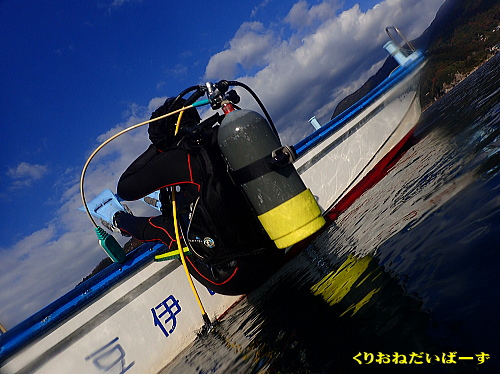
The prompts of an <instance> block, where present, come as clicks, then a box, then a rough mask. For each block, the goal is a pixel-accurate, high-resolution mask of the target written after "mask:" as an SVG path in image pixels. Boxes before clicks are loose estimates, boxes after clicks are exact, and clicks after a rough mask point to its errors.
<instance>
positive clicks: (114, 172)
mask: <svg viewBox="0 0 500 374" xmlns="http://www.w3.org/2000/svg"><path fill="white" fill-rule="evenodd" d="M164 101H165V98H154V99H152V100H151V101H150V102H149V104H148V105H147V106H139V105H131V106H130V108H129V111H128V113H127V115H128V119H127V120H126V121H125V122H124V123H122V124H119V125H117V126H115V127H114V128H113V129H111V130H109V131H108V132H106V133H105V134H103V135H101V136H99V138H98V139H97V143H98V144H99V143H101V142H102V141H104V140H106V139H107V138H108V137H109V136H111V134H115V133H117V132H118V131H119V130H122V129H124V128H126V127H128V126H131V125H134V124H136V123H139V122H142V121H144V120H146V119H148V118H149V116H150V114H151V112H153V111H154V110H155V109H156V108H157V107H158V106H160V105H161V104H163V102H164ZM146 131H147V130H146V127H142V128H139V129H136V130H132V131H131V132H129V133H126V134H125V135H123V136H121V137H119V138H117V139H116V140H114V141H112V142H111V143H109V145H107V146H105V147H104V148H103V149H102V152H99V153H98V155H97V156H96V158H95V159H94V160H93V161H92V163H91V165H90V167H89V169H88V173H87V175H86V182H85V194H86V197H87V200H90V199H92V198H93V197H94V196H95V195H97V194H98V193H99V192H100V191H102V190H103V189H105V188H109V189H111V190H113V191H114V190H115V189H116V181H117V180H118V178H119V176H120V175H121V173H122V172H123V171H124V170H125V168H126V167H127V166H128V165H129V164H130V163H131V162H132V161H133V160H134V159H135V158H136V157H137V156H138V155H139V154H140V153H141V152H142V151H143V150H145V149H146V147H147V146H148V137H147V133H146ZM33 166H36V165H29V164H26V165H23V166H21V165H20V167H17V168H15V169H12V172H10V173H9V174H11V175H12V177H16V176H17V177H20V178H21V177H22V178H24V177H25V176H28V177H29V178H32V179H36V178H41V177H42V176H43V174H44V169H43V168H37V167H33ZM79 172H80V170H68V172H67V173H66V174H64V175H61V176H60V177H59V180H58V181H57V182H56V183H57V185H58V188H61V187H63V188H64V192H63V194H62V196H61V198H60V201H59V208H58V209H57V210H56V211H55V212H54V218H53V219H52V220H51V221H50V222H48V223H47V224H46V225H45V227H43V228H42V229H40V230H38V231H36V232H34V233H32V234H31V235H29V236H27V237H25V238H23V239H22V240H20V241H19V242H17V243H16V244H15V245H14V246H12V247H9V248H0V289H1V290H2V292H1V293H0V316H2V324H3V325H4V326H5V327H7V328H11V327H13V326H14V325H15V324H16V323H19V322H21V321H22V320H23V319H24V318H27V317H29V316H30V315H31V314H33V313H35V312H36V311H38V310H39V309H40V308H42V307H44V306H45V305H47V304H49V303H50V302H52V301H54V300H55V299H56V298H58V297H59V296H62V295H63V294H64V293H66V292H68V291H69V290H71V289H72V288H73V287H74V286H76V284H77V283H78V282H79V281H81V280H82V279H83V277H85V276H87V275H88V274H89V273H90V272H91V271H92V269H93V268H94V267H95V266H96V265H97V264H98V263H99V262H100V260H101V259H103V258H104V257H106V255H105V253H104V251H103V250H102V249H101V247H100V246H99V244H98V242H97V237H96V235H95V233H94V231H93V226H92V224H91V223H90V221H89V220H88V218H87V216H86V214H85V213H83V212H81V211H79V210H78V207H80V206H81V205H82V201H81V198H80V190H79V176H80V175H79ZM128 205H129V207H131V208H132V210H133V211H134V213H135V214H137V215H148V216H151V215H154V214H156V211H154V210H153V209H152V208H150V207H148V206H146V205H145V204H143V203H140V202H132V203H130V204H128ZM115 237H116V238H117V239H118V240H119V241H120V243H121V244H124V243H125V242H126V241H127V240H128V238H120V237H119V236H118V235H115ZM20 295H22V297H20Z"/></svg>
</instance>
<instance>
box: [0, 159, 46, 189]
mask: <svg viewBox="0 0 500 374" xmlns="http://www.w3.org/2000/svg"><path fill="white" fill-rule="evenodd" d="M47 172H48V167H47V165H38V164H30V163H28V162H21V163H20V164H19V165H17V166H16V167H14V168H10V169H9V170H8V171H7V175H8V176H9V177H10V178H12V179H14V181H13V184H12V187H11V188H13V189H19V188H22V187H29V186H31V184H32V183H33V181H35V180H38V179H42V178H43V177H44V176H45V175H46V174H47Z"/></svg>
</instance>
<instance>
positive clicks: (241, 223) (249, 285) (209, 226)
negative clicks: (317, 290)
mask: <svg viewBox="0 0 500 374" xmlns="http://www.w3.org/2000/svg"><path fill="white" fill-rule="evenodd" d="M185 102H186V101H185V100H184V99H182V98H169V99H167V100H166V101H165V103H164V104H163V105H162V106H161V107H159V108H158V109H157V110H156V111H154V112H153V114H152V116H151V118H150V119H151V120H154V118H157V117H159V116H162V115H164V114H167V113H170V112H172V111H174V110H177V109H180V108H182V107H183V105H184V104H185ZM223 117H224V116H222V115H219V114H218V113H217V114H215V115H214V116H212V117H210V118H208V119H206V120H205V121H201V118H200V116H199V114H198V111H197V110H196V109H195V108H190V109H187V110H185V111H184V112H182V117H181V121H180V129H179V131H178V133H177V134H176V135H175V126H176V122H177V119H178V117H177V115H173V116H169V117H166V118H162V119H160V120H156V121H151V122H150V123H149V128H148V134H149V139H150V141H151V145H150V146H149V147H148V148H147V149H146V151H145V152H144V153H142V154H141V155H140V156H139V157H138V158H137V159H136V160H135V161H134V162H132V164H131V165H130V166H129V167H128V168H127V169H126V170H125V172H124V173H123V174H122V176H121V177H120V179H119V181H118V185H117V195H118V196H119V197H120V198H121V199H123V200H126V201H132V200H138V199H141V198H143V197H145V196H147V195H149V194H150V193H152V192H154V191H157V190H159V191H160V202H161V207H162V208H161V211H162V214H161V215H158V216H154V217H136V216H134V215H133V214H131V212H130V211H129V210H127V209H126V208H125V207H124V206H123V205H122V204H120V203H119V202H118V200H117V199H112V200H110V201H107V202H104V201H103V204H102V205H103V206H102V209H101V212H99V213H100V215H101V216H102V217H101V218H103V220H104V221H106V222H107V223H108V224H109V226H110V227H109V226H108V227H109V228H111V229H113V231H117V232H121V233H122V235H126V236H132V237H134V238H135V239H137V240H139V241H143V242H147V241H160V242H162V243H164V244H165V245H166V246H167V247H168V248H172V249H174V248H175V247H174V246H175V245H176V243H175V241H176V240H175V234H174V223H173V214H172V203H171V197H172V190H173V189H174V190H175V191H176V192H175V194H176V195H175V196H176V202H177V211H178V216H179V217H180V218H179V219H178V221H179V225H180V228H181V232H182V233H183V235H182V236H183V237H182V240H183V242H184V243H183V244H184V245H186V246H187V247H188V248H189V250H190V252H191V255H189V256H187V257H186V260H187V264H188V268H189V271H190V273H191V274H192V275H193V276H194V277H195V278H196V279H197V280H198V281H200V283H202V284H203V285H205V286H206V287H208V288H209V289H211V290H212V291H214V292H217V293H222V294H232V295H236V294H244V293H248V292H250V291H252V290H253V289H255V288H256V287H258V286H259V285H260V284H261V283H263V282H264V281H265V280H266V279H267V278H268V277H269V276H270V275H271V274H272V273H274V272H275V271H276V270H277V268H278V267H279V266H280V265H281V262H282V259H283V252H284V251H283V250H280V249H278V248H276V246H275V244H274V242H273V241H272V240H271V239H270V238H269V235H268V234H267V233H266V232H265V231H264V229H263V227H262V225H261V224H260V222H259V221H258V219H257V218H256V216H255V214H254V212H252V208H251V207H250V205H249V203H248V201H247V199H246V197H245V196H244V195H243V192H242V191H241V189H240V187H239V186H238V185H236V184H235V183H234V182H233V180H232V179H231V176H230V175H229V172H228V168H227V164H226V162H225V160H224V158H223V156H222V154H221V151H220V149H219V146H218V144H217V131H218V128H219V125H220V122H221V121H222V119H223Z"/></svg>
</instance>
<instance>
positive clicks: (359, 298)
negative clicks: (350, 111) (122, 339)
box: [162, 54, 500, 373]
mask: <svg viewBox="0 0 500 374" xmlns="http://www.w3.org/2000/svg"><path fill="white" fill-rule="evenodd" d="M499 64H500V54H499V55H497V56H496V57H494V58H492V59H491V60H490V61H489V62H488V63H487V64H485V65H483V67H481V68H480V69H478V70H477V71H476V72H475V73H474V74H472V75H471V76H470V77H469V78H467V79H466V80H465V81H463V82H462V83H461V84H459V85H458V86H457V87H455V89H454V90H453V91H451V92H450V93H449V94H447V95H446V96H445V97H443V98H442V99H441V100H439V101H438V102H437V103H435V104H434V105H432V106H431V107H430V108H429V109H428V110H426V111H425V112H424V113H423V114H422V117H421V120H420V122H419V125H418V127H417V131H416V134H415V139H416V143H415V144H414V145H413V146H412V147H410V148H409V150H408V151H407V152H406V153H405V154H404V155H403V156H402V158H401V159H400V160H399V161H398V162H397V164H396V165H395V166H394V167H393V168H392V169H391V170H390V171H389V173H388V174H387V176H386V177H384V178H383V179H382V180H381V181H380V182H379V183H378V184H377V185H375V186H374V187H373V188H371V189H370V190H368V191H367V192H365V193H364V194H363V195H362V196H361V197H360V198H359V199H358V200H357V201H356V202H355V203H354V204H353V205H352V206H351V207H350V208H349V209H348V210H347V211H345V212H344V213H343V214H342V215H340V216H339V218H338V219H337V220H336V221H335V222H334V223H333V224H332V225H331V226H329V227H328V229H327V230H326V231H325V232H324V233H323V234H322V235H320V236H319V237H318V238H317V239H315V241H314V242H313V243H312V244H311V245H310V246H309V247H308V248H306V249H305V250H304V251H303V252H302V253H301V254H300V255H299V256H298V257H296V258H294V259H293V260H292V261H291V262H290V263H288V264H287V265H286V266H285V267H284V268H283V269H282V270H281V271H280V272H279V273H278V274H277V275H276V276H275V277H273V278H272V279H271V280H270V281H269V282H268V283H267V284H266V285H265V286H264V287H262V288H260V289H259V290H258V291H256V292H254V293H253V294H251V295H250V296H249V297H248V298H247V299H245V300H244V301H243V302H242V303H240V304H238V305H237V306H236V307H235V308H234V309H232V310H231V311H230V312H229V313H228V314H227V315H225V316H223V317H222V318H221V319H220V321H219V322H218V324H217V325H216V327H215V328H214V329H213V331H211V332H210V333H208V334H205V335H203V336H200V337H199V338H198V339H197V340H196V341H195V342H194V343H193V345H192V346H190V347H189V348H188V349H187V350H186V351H184V352H183V353H182V354H181V355H180V356H179V357H178V358H177V359H176V360H174V361H173V362H171V363H170V364H169V365H168V366H167V367H166V368H165V369H164V370H163V371H162V373H364V372H374V371H376V372H397V373H413V372H425V373H428V372H432V373H476V372H479V373H483V372H484V373H500V349H499V348H500V345H499V343H498V340H499V337H500V334H499V333H500V329H499V326H500V322H499V316H498V314H499V312H500V308H499V303H500V302H499V299H500V292H499V289H498V287H499V282H498V273H499V272H500V269H499V268H498V265H499V261H498V259H499V258H500V252H499V251H500V209H499V207H500V194H499V190H500V152H499V149H500V129H499V123H500V69H499Z"/></svg>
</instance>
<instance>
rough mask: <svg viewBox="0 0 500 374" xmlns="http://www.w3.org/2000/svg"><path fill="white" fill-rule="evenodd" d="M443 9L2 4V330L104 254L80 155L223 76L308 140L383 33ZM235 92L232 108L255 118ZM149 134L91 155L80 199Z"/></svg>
mask: <svg viewBox="0 0 500 374" xmlns="http://www.w3.org/2000/svg"><path fill="white" fill-rule="evenodd" d="M443 2H444V0H385V1H380V0H360V1H353V0H346V1H341V0H324V1H321V0H308V1H305V0H299V1H297V0H256V1H251V0H248V1H238V2H232V3H227V5H226V8H224V7H222V6H221V5H217V6H213V5H208V4H209V3H207V2H205V5H204V6H200V5H198V2H174V1H161V0H80V1H71V2H69V1H55V0H44V1H26V0H17V1H8V0H0V35H1V37H0V50H1V57H0V103H1V104H0V139H2V149H3V156H2V158H1V165H0V210H1V211H2V212H3V217H2V220H1V225H0V236H1V238H2V240H1V242H0V323H1V324H2V325H4V326H5V327H6V328H7V329H9V328H12V327H13V326H14V325H16V324H17V323H19V322H21V321H22V320H23V319H25V318H27V317H29V316H30V315H31V314H33V313H35V312H36V311H38V310H39V309H40V308H42V307H44V306H46V305H48V304H49V303H50V302H52V301H54V300H55V299H57V298H58V297H60V296H61V295H63V294H64V293H66V292H68V291H70V290H71V289H72V288H73V287H74V286H75V285H76V284H77V283H78V282H80V281H81V280H82V278H83V277H85V276H87V275H88V274H89V273H90V272H91V271H92V269H93V268H94V267H95V266H96V265H97V264H98V263H99V262H100V260H101V259H103V258H104V257H105V254H104V252H103V250H102V249H101V248H100V246H99V244H98V243H97V238H96V236H95V233H94V231H93V226H92V224H91V223H90V221H89V220H88V218H87V216H86V215H85V213H82V212H80V211H79V210H78V209H77V208H78V207H79V206H81V198H80V192H79V185H78V184H79V179H80V173H81V171H82V168H83V165H84V164H85V162H86V160H87V158H88V156H89V155H90V154H91V153H92V152H93V150H94V149H95V148H96V147H97V146H98V145H99V144H101V143H102V142H103V141H105V140H106V139H108V138H109V137H110V136H111V135H113V134H115V133H117V132H118V131H120V130H122V129H124V128H126V127H128V126H131V125H133V124H136V123H139V122H142V121H144V120H146V119H148V118H149V117H150V115H151V113H152V112H153V111H154V110H155V109H156V108H157V107H158V106H160V105H161V104H162V103H163V101H164V100H165V99H166V98H167V97H169V96H175V95H177V94H178V93H179V92H181V91H182V90H183V89H185V88H187V87H190V86H193V85H198V84H204V83H205V82H207V81H210V82H217V81H219V80H221V79H227V80H239V81H241V82H243V83H245V84H247V85H249V86H250V87H251V88H252V89H253V90H254V91H255V92H256V94H257V95H258V96H259V97H260V99H261V100H262V101H263V103H264V104H265V106H266V108H267V110H268V111H269V113H270V115H271V116H272V118H273V121H274V122H275V124H276V126H277V128H278V131H279V133H280V136H281V140H282V143H283V144H292V145H293V144H295V143H296V142H297V141H299V140H300V139H301V138H303V137H304V136H305V135H308V134H309V133H310V132H312V130H313V128H312V126H311V125H310V124H309V123H308V119H309V118H311V117H312V116H313V115H315V116H316V118H317V119H318V120H319V122H320V123H325V122H327V121H328V120H329V119H330V117H331V115H332V113H333V110H334V108H335V106H336V104H337V103H338V102H339V101H340V100H341V99H342V98H344V97H345V96H346V95H348V94H350V93H352V92H354V91H355V90H356V89H358V88H359V87H360V86H361V85H362V84H363V83H365V81H366V80H367V79H368V78H369V77H370V76H372V75H373V74H374V73H375V72H376V71H377V70H378V69H379V68H380V66H381V65H382V63H383V61H384V60H385V58H386V57H387V54H386V52H385V51H384V50H383V48H382V46H383V44H384V43H385V42H386V41H387V35H386V34H385V30H384V29H385V27H386V26H397V27H398V28H399V29H401V31H402V32H403V33H404V34H405V35H406V36H407V38H409V39H414V38H416V37H418V36H419V35H420V34H421V33H422V32H423V31H424V30H425V29H426V28H427V27H428V26H429V25H430V23H431V22H432V20H433V19H434V16H435V14H436V12H437V10H438V9H439V7H440V6H441V5H442V4H443ZM238 93H240V94H242V93H243V92H238ZM241 96H242V102H241V103H240V104H239V105H240V106H241V107H245V108H249V109H255V108H256V105H255V103H254V102H253V101H252V100H250V99H248V98H247V97H245V96H244V95H241ZM209 114H210V113H209V110H208V109H203V110H202V115H204V116H207V115H209ZM146 131H147V129H146V128H145V127H141V128H139V129H137V130H134V131H132V132H130V133H127V134H126V135H123V136H121V137H119V138H117V139H116V140H114V141H112V142H111V143H110V144H109V145H107V146H106V147H104V148H103V149H102V151H100V152H99V153H98V155H97V156H96V158H95V159H94V160H93V161H92V163H91V165H90V167H89V170H88V172H87V174H86V182H85V194H86V197H87V199H88V200H90V199H91V198H92V197H93V196H95V195H96V194H98V193H99V192H100V191H102V190H103V189H104V188H109V189H111V190H112V191H115V189H116V183H117V180H118V178H119V177H120V175H121V173H122V172H123V171H124V170H125V168H126V167H127V166H128V165H129V163H130V162H132V161H133V160H134V159H135V158H136V157H137V156H138V155H139V154H140V153H142V152H143V151H144V150H145V149H146V148H147V146H148V139H147V133H146ZM129 206H130V207H131V208H132V210H133V211H134V214H136V215H154V214H155V211H152V210H150V208H148V207H147V206H146V205H145V204H142V203H139V202H131V203H130V204H129ZM117 239H119V238H117ZM120 241H121V243H124V240H123V239H120Z"/></svg>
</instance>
